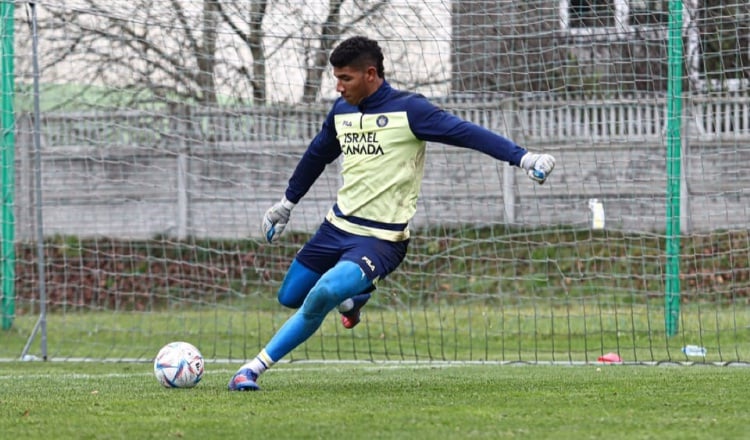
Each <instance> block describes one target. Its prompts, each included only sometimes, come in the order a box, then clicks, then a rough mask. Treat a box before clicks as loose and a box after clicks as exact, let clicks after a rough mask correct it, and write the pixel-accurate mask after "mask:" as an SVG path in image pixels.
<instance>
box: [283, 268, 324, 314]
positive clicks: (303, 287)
mask: <svg viewBox="0 0 750 440" xmlns="http://www.w3.org/2000/svg"><path fill="white" fill-rule="evenodd" d="M319 279H320V274H319V273H317V272H314V271H312V270H311V269H308V268H307V266H305V265H304V264H302V263H300V262H299V261H297V259H294V260H293V261H292V265H291V266H289V270H288V271H287V272H286V276H285V277H284V282H283V283H281V287H280V288H279V293H278V296H277V298H278V300H279V303H281V305H283V306H286V307H291V308H293V309H298V308H299V307H300V306H301V305H302V302H303V301H304V300H305V297H306V296H307V293H308V292H309V291H310V289H312V287H313V286H314V285H315V283H317V282H318V280H319Z"/></svg>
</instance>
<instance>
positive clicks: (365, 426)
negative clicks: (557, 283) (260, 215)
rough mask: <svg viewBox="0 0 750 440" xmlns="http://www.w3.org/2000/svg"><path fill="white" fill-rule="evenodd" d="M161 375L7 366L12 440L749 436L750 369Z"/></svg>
mask: <svg viewBox="0 0 750 440" xmlns="http://www.w3.org/2000/svg"><path fill="white" fill-rule="evenodd" d="M235 368H236V365H228V364H211V363H209V364H208V365H207V371H206V374H205V376H204V379H203V381H202V382H201V383H200V384H199V385H198V386H197V387H196V388H194V389H190V390H170V389H164V388H162V387H161V386H160V385H158V384H157V382H156V380H155V379H154V378H153V376H152V374H151V365H150V364H148V363H68V362H46V363H43V362H28V363H18V362H11V363H0V387H1V389H2V392H0V433H2V437H3V438H8V439H42V438H55V439H69V438H70V439H110V438H123V439H150V438H154V439H156V438H159V439H165V438H196V439H200V438H206V439H213V438H266V439H277V438H289V439H308V438H309V439H336V438H362V439H365V438H366V439H390V438H394V439H448V438H461V439H463V438H487V439H500V438H529V439H546V438H555V439H589V438H590V439H600V438H606V439H703V438H705V439H728V438H742V437H743V436H745V435H746V433H747V426H749V425H748V424H749V423H750V415H749V413H748V412H747V407H746V402H747V369H745V368H729V367H644V366H621V365H620V366H614V365H611V366H610V365H604V366H595V365H591V366H585V367H583V366H582V367H559V366H557V367H554V366H525V367H514V366H497V365H454V366H429V365H422V366H415V365H407V364H356V365H339V364H335V365H321V364H295V363H291V364H281V365H277V366H276V367H275V368H274V369H272V370H270V371H269V372H268V373H267V374H266V375H264V376H263V377H262V379H261V382H260V383H261V386H262V387H263V391H261V392H258V393H231V392H229V391H226V388H225V387H226V383H227V381H228V380H229V378H230V377H231V375H232V373H233V372H234V369H235Z"/></svg>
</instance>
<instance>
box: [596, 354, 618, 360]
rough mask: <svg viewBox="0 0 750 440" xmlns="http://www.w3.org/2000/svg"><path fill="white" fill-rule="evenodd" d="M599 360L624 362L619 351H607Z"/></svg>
mask: <svg viewBox="0 0 750 440" xmlns="http://www.w3.org/2000/svg"><path fill="white" fill-rule="evenodd" d="M598 360H599V362H622V359H621V358H620V355H618V354H617V353H607V354H605V355H602V356H599V359H598Z"/></svg>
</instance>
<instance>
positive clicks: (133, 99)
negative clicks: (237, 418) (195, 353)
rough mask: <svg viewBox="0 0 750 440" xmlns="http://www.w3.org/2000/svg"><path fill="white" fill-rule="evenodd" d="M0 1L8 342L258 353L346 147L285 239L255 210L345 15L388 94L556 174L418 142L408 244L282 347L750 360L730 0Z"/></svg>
mask: <svg viewBox="0 0 750 440" xmlns="http://www.w3.org/2000/svg"><path fill="white" fill-rule="evenodd" d="M1 5H2V12H3V14H2V20H3V22H2V23H3V25H2V28H0V31H2V35H0V38H2V66H3V70H2V74H1V75H2V90H1V92H2V99H3V101H2V112H3V115H2V116H3V118H2V120H3V145H2V149H3V154H2V169H3V179H2V186H3V206H2V222H3V224H2V267H1V269H2V280H3V282H2V286H3V292H2V318H3V333H4V334H3V343H2V344H0V358H8V359H16V358H18V357H19V356H20V355H23V356H24V357H25V358H27V359H35V358H47V359H93V360H104V359H109V360H112V359H114V360H135V361H148V360H150V359H152V358H153V356H154V355H155V354H156V352H157V351H158V349H159V348H160V347H161V346H162V345H164V344H165V343H167V342H170V341H174V340H185V341H188V342H191V343H193V344H194V345H196V346H198V347H199V348H200V350H201V351H202V352H203V354H204V356H205V357H206V358H207V359H208V360H214V361H230V362H238V363H239V362H242V361H244V360H246V359H250V358H252V357H254V356H255V355H256V354H257V352H258V351H259V350H260V349H261V348H263V346H264V345H265V343H266V342H267V341H268V339H269V338H270V337H271V336H272V335H273V333H274V332H275V331H276V330H277V329H278V328H279V327H280V326H281V325H282V324H283V323H284V321H285V320H286V319H287V318H288V317H289V316H290V315H291V314H292V313H293V310H290V309H287V308H284V307H283V306H281V305H279V304H278V303H277V301H276V291H277V289H278V287H279V285H280V283H281V280H282V279H283V277H284V274H285V271H286V269H287V268H288V266H289V264H290V263H291V261H292V259H293V258H294V255H295V253H296V252H297V250H298V249H299V248H300V247H301V246H302V245H303V244H304V242H305V241H306V240H307V239H308V238H309V237H310V235H311V234H312V233H314V232H315V230H316V229H317V227H318V225H319V224H320V222H321V221H322V219H323V217H324V216H325V214H326V212H327V211H328V210H329V209H330V207H331V205H332V204H333V202H334V201H335V197H336V192H337V189H338V187H339V185H340V183H341V181H340V177H339V174H338V171H339V164H338V163H336V162H334V163H333V164H331V165H330V166H329V167H328V168H327V169H326V171H325V172H324V173H323V175H322V176H321V177H320V178H319V179H318V181H317V182H316V183H315V185H314V186H313V188H312V189H311V191H310V192H309V193H308V194H307V195H306V196H305V197H304V198H303V199H302V201H301V202H300V203H299V205H298V207H297V208H296V209H295V210H294V212H293V214H292V220H291V223H290V224H289V226H288V228H287V232H286V233H285V235H284V236H283V237H282V238H281V240H280V241H279V242H278V243H277V244H274V245H269V244H267V243H265V241H264V240H263V239H262V236H261V232H260V222H261V219H262V216H263V213H264V212H265V210H266V209H267V208H268V207H270V206H271V205H272V204H273V203H274V202H276V201H278V200H279V199H280V197H281V196H282V195H283V192H284V189H285V188H286V185H287V181H288V179H289V177H290V175H291V173H292V171H293V169H294V167H295V165H296V164H297V161H298V160H299V158H300V157H301V155H302V153H303V152H304V151H305V149H306V147H307V145H308V143H309V142H310V141H311V140H312V138H313V137H314V136H315V134H316V133H317V131H318V130H319V128H320V126H321V123H322V122H323V119H324V118H325V116H326V114H327V112H328V110H329V108H330V105H331V103H332V102H333V100H334V99H335V98H336V97H337V93H336V90H335V81H334V78H333V77H332V74H331V69H330V67H329V66H328V64H327V58H328V55H329V54H330V51H331V50H332V48H333V47H335V46H336V44H338V43H339V42H340V41H342V40H343V39H344V38H346V37H349V36H352V35H356V34H362V35H366V36H368V37H370V38H373V39H376V40H377V41H379V42H380V44H381V46H382V47H383V49H384V53H385V58H386V59H385V68H386V69H385V70H386V79H387V80H388V82H389V83H390V84H391V85H392V86H394V87H396V88H399V89H403V90H408V91H414V92H417V93H421V94H423V95H425V96H427V97H428V98H430V99H431V100H432V101H433V102H434V103H436V104H437V105H439V106H440V107H442V108H444V109H446V110H447V111H450V112H453V113H455V114H457V115H459V116H460V117H462V118H465V119H467V120H469V121H472V122H475V123H477V124H480V125H483V126H485V127H487V128H489V129H491V130H493V131H495V132H497V133H500V134H502V135H504V136H506V137H508V138H511V139H513V140H515V141H516V142H517V143H519V144H520V145H522V146H524V147H525V148H527V149H529V150H531V151H534V152H546V153H550V154H552V155H554V156H555V157H556V159H557V167H556V169H555V172H554V173H553V174H552V176H551V177H550V179H549V180H548V182H547V183H545V184H544V185H536V184H534V183H533V182H532V181H530V180H529V179H527V178H526V176H525V175H524V173H523V172H522V171H521V170H519V169H518V168H516V167H511V166H509V165H507V164H505V163H502V162H498V161H495V160H494V159H492V158H491V157H489V156H486V155H483V154H482V153H479V152H477V151H473V150H469V149H463V148H456V147H451V146H446V145H441V144H436V143H429V144H428V146H427V159H426V161H427V162H426V167H425V168H426V171H425V176H424V180H423V186H422V190H421V195H420V201H419V204H418V212H417V215H416V216H415V218H414V219H413V222H412V224H411V230H412V239H411V242H410V244H409V253H408V255H407V258H406V260H405V261H404V263H403V264H402V265H401V266H400V267H399V269H398V270H396V271H395V272H394V273H393V274H392V275H391V276H389V277H388V278H387V279H386V280H385V281H383V282H381V283H379V285H378V289H377V291H376V292H375V294H374V295H373V299H372V300H371V301H370V302H369V303H368V304H367V306H366V307H365V309H364V311H363V320H362V323H361V324H360V325H359V326H358V327H356V328H355V329H353V330H347V329H344V328H343V327H342V326H341V323H340V322H339V317H338V314H337V313H336V312H335V311H334V312H332V313H331V314H330V315H329V316H328V317H327V318H326V321H325V322H324V324H323V326H322V327H321V328H320V330H319V331H318V332H317V333H316V334H315V335H314V336H313V337H312V338H310V339H309V340H308V341H307V342H306V343H305V344H303V345H302V346H300V347H298V348H297V349H296V350H294V351H293V352H292V353H291V354H290V355H289V356H288V358H287V359H285V360H288V361H297V360H324V361H334V360H335V361H399V362H403V361H408V362H412V361H417V362H436V361H451V362H454V361H455V362H491V363H509V362H530V363H540V362H542V363H546V362H555V363H594V362H598V361H599V359H600V357H601V356H605V355H612V354H614V355H617V356H618V357H619V358H620V359H621V360H622V361H623V362H634V363H657V362H692V361H697V362H711V363H723V364H726V363H744V362H747V361H749V360H750V333H748V328H749V327H748V326H750V310H749V309H748V307H747V301H748V295H749V294H750V261H749V260H750V236H748V218H750V212H749V211H748V210H749V208H748V207H750V177H749V175H748V173H746V172H744V169H745V168H746V166H745V165H744V164H747V163H750V95H749V94H748V92H747V91H748V84H747V72H748V68H750V60H749V59H748V58H749V56H750V55H749V54H750V7H749V6H748V5H747V3H746V2H744V1H739V0H705V1H698V0H690V1H684V2H674V1H634V0H621V1H604V0H602V1H574V0H544V1H527V2H511V1H480V0H467V1H460V0H459V1H452V2H449V1H445V0H434V1H433V0H422V1H408V2H407V1H405V0H362V1H349V0H340V1H330V2H323V1H312V2H310V1H306V2H303V1H280V2H250V1H244V2H225V1H221V0H215V1H214V0H210V1H209V0H204V1H182V0H180V1H170V2H167V1H161V0H159V1H152V0H149V1H145V0H131V1H127V2H125V1H118V0H108V1H104V0H77V1H54V0H52V1H46V2H33V3H27V2H23V1H20V2H19V1H16V2H1ZM686 346H697V347H699V348H701V349H703V350H704V351H703V352H700V351H699V352H698V355H697V356H695V355H694V354H690V353H688V354H685V353H684V351H683V348H684V347H686ZM609 359H611V358H609Z"/></svg>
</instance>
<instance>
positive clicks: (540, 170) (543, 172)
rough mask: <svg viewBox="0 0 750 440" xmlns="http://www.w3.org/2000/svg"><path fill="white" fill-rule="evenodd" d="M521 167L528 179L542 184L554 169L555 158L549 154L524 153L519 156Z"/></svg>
mask: <svg viewBox="0 0 750 440" xmlns="http://www.w3.org/2000/svg"><path fill="white" fill-rule="evenodd" d="M521 168H523V169H524V170H526V175H527V176H529V179H531V180H533V181H534V182H537V183H539V184H540V185H542V184H543V183H544V181H545V180H547V177H549V175H550V173H551V172H552V170H554V169H555V158H554V157H552V155H549V154H536V153H526V154H524V155H523V157H522V158H521Z"/></svg>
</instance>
